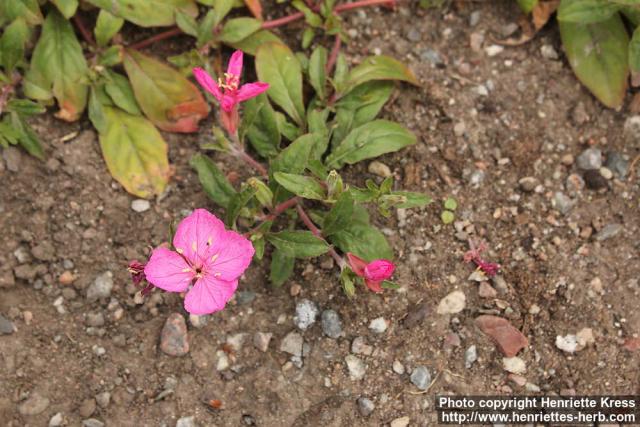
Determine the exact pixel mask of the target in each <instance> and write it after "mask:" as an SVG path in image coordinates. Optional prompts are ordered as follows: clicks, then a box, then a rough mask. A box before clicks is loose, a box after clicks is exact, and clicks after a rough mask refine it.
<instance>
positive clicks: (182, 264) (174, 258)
mask: <svg viewBox="0 0 640 427" xmlns="http://www.w3.org/2000/svg"><path fill="white" fill-rule="evenodd" d="M144 274H145V275H146V276H147V281H149V282H150V283H153V285H154V286H157V287H158V288H161V289H164V290H165V291H169V292H184V291H186V290H187V288H188V287H189V284H190V283H191V281H192V280H193V277H194V276H195V272H194V271H193V270H192V269H191V268H190V267H189V264H187V262H186V261H185V260H184V258H182V257H181V256H180V255H179V254H177V253H176V252H174V251H172V250H169V249H167V248H162V247H160V248H156V249H154V250H153V253H152V254H151V259H150V260H149V262H148V263H147V265H146V266H145V267H144Z"/></svg>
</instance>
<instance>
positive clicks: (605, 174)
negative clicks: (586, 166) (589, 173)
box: [600, 166, 613, 180]
mask: <svg viewBox="0 0 640 427" xmlns="http://www.w3.org/2000/svg"><path fill="white" fill-rule="evenodd" d="M600 175H602V177H603V178H604V179H607V180H609V179H613V172H611V169H609V168H606V167H604V166H603V167H601V168H600Z"/></svg>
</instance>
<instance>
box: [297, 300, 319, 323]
mask: <svg viewBox="0 0 640 427" xmlns="http://www.w3.org/2000/svg"><path fill="white" fill-rule="evenodd" d="M318 312H319V310H318V306H317V305H316V303H315V302H313V301H309V300H308V299H303V300H301V301H300V302H298V304H296V315H295V316H294V317H293V323H295V325H296V326H297V327H298V329H300V330H301V331H305V330H307V328H309V326H311V325H313V324H314V323H316V317H318Z"/></svg>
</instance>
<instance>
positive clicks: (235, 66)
mask: <svg viewBox="0 0 640 427" xmlns="http://www.w3.org/2000/svg"><path fill="white" fill-rule="evenodd" d="M242 57H243V53H242V51H241V50H236V51H235V52H233V55H231V59H230V60H229V66H228V67H227V72H226V73H224V81H223V80H222V78H220V79H218V82H215V81H214V80H213V78H212V77H211V76H210V75H209V74H208V73H207V72H206V71H205V70H203V69H202V68H194V69H193V75H194V76H195V77H196V80H197V81H198V83H200V86H202V87H203V88H205V89H206V91H207V92H209V93H211V94H212V95H213V96H215V98H216V99H217V100H218V102H219V103H220V107H221V108H222V124H223V125H224V127H225V129H227V131H229V133H231V134H235V133H236V130H237V129H238V121H239V119H238V104H239V103H240V102H243V101H246V100H248V99H251V98H254V97H256V96H258V95H260V94H261V93H262V92H264V91H266V90H267V89H269V84H268V83H262V82H256V83H247V84H244V85H242V86H240V75H241V74H242Z"/></svg>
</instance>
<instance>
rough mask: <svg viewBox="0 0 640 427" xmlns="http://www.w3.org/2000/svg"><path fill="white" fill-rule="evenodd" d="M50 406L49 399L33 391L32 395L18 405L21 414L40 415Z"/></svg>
mask: <svg viewBox="0 0 640 427" xmlns="http://www.w3.org/2000/svg"><path fill="white" fill-rule="evenodd" d="M48 407H49V399H47V398H46V397H44V396H41V395H40V394H38V393H37V392H36V393H31V396H29V398H28V399H27V400H25V401H24V402H22V403H21V404H20V406H18V412H20V414H21V415H38V414H40V413H42V412H44V410H45V409H47V408H48Z"/></svg>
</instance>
